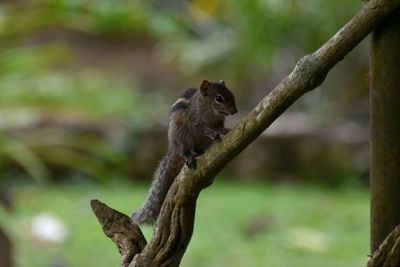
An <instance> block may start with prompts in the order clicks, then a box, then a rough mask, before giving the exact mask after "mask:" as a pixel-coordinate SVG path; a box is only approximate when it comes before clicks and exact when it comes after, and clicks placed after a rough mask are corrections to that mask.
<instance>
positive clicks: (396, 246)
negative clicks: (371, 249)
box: [367, 226, 400, 267]
mask: <svg viewBox="0 0 400 267" xmlns="http://www.w3.org/2000/svg"><path fill="white" fill-rule="evenodd" d="M398 266H400V226H397V227H396V228H395V229H394V230H393V231H392V232H391V233H390V234H389V235H388V236H387V238H386V239H385V241H383V243H382V244H381V246H380V247H379V249H378V250H377V251H376V252H375V254H374V255H373V257H372V258H371V259H370V261H369V262H368V264H367V267H398Z"/></svg>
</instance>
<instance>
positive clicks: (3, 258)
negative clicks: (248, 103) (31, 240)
mask: <svg viewBox="0 0 400 267" xmlns="http://www.w3.org/2000/svg"><path fill="white" fill-rule="evenodd" d="M0 205H2V206H3V207H5V209H7V210H10V209H11V198H10V195H9V192H7V190H6V189H5V187H2V186H1V185H0ZM0 208H1V207H0ZM12 266H13V261H12V243H11V240H10V239H9V238H8V236H7V234H6V233H5V232H4V230H3V229H1V228H0V267H12Z"/></svg>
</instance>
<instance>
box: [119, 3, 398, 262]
mask: <svg viewBox="0 0 400 267" xmlns="http://www.w3.org/2000/svg"><path fill="white" fill-rule="evenodd" d="M399 4H400V0H373V1H370V2H368V3H367V4H366V5H365V6H364V8H363V9H362V10H361V11H360V12H359V13H358V14H357V15H356V16H355V17H353V18H352V19H351V20H350V21H349V22H348V23H347V24H346V25H345V26H344V27H343V28H342V29H340V30H339V31H338V32H337V33H336V34H335V35H334V36H333V37H332V38H331V39H330V40H329V41H328V42H327V43H325V44H324V45H323V46H322V47H321V48H320V49H318V50H317V51H316V52H314V53H312V54H310V55H306V56H305V57H303V58H302V59H300V61H299V62H298V63H297V64H296V66H295V68H294V70H293V71H292V72H291V73H290V74H289V75H288V76H287V77H286V78H285V79H284V80H283V81H282V82H281V83H279V84H278V85H277V87H276V88H275V89H274V90H273V91H271V93H270V94H268V95H267V96H266V97H265V98H264V99H262V100H261V102H260V103H259V104H258V105H257V106H256V107H255V109H254V110H253V111H251V112H250V113H249V114H248V115H247V116H245V117H244V118H243V119H242V120H241V121H240V122H239V123H238V125H236V127H234V129H232V130H231V131H230V133H229V134H228V135H227V136H225V137H224V139H223V140H222V142H220V143H218V144H216V145H214V146H212V147H211V148H210V149H209V150H208V151H207V152H206V153H205V154H204V155H203V156H202V157H200V158H199V160H198V168H197V169H196V170H195V171H190V170H189V169H187V168H186V167H184V168H183V170H182V172H181V173H180V174H179V175H178V177H177V178H176V179H175V181H174V183H173V184H172V186H171V188H170V190H169V192H168V195H167V197H166V200H165V201H164V204H163V206H162V209H161V212H160V216H159V218H158V220H157V222H156V224H155V227H154V233H153V237H152V238H151V240H150V241H149V243H148V244H147V245H146V246H145V247H144V249H143V250H142V251H141V252H140V253H138V254H136V255H135V256H134V258H133V260H132V262H131V264H130V265H129V266H130V267H134V266H136V267H137V266H178V265H179V263H180V261H181V259H182V256H183V254H184V253H185V250H186V247H187V245H188V243H189V241H190V238H191V235H192V232H193V223H194V216H195V208H196V200H197V197H198V195H199V193H200V191H201V190H202V189H204V188H205V187H207V186H209V185H210V184H211V183H212V182H213V180H214V177H215V175H216V174H217V173H218V172H219V171H220V170H221V169H222V168H223V167H224V166H225V165H226V164H227V163H228V162H229V161H230V160H232V159H233V158H234V157H235V156H236V155H238V154H239V153H240V152H241V151H242V150H243V149H244V148H246V147H247V146H248V145H249V144H250V143H251V142H252V141H253V140H254V139H255V138H257V136H259V135H260V134H261V133H262V132H263V131H264V130H265V129H266V128H267V127H268V126H269V125H270V124H271V123H272V122H273V121H274V120H275V119H276V118H278V117H279V115H281V114H282V113H283V112H284V111H285V110H286V109H287V108H288V107H289V106H290V105H292V104H293V102H295V101H296V100H297V99H298V98H299V97H301V96H302V95H304V94H305V93H307V92H308V91H310V90H312V89H314V88H316V87H317V86H318V85H320V84H321V83H322V82H323V80H324V79H325V77H326V75H327V73H328V72H329V70H330V69H331V68H332V67H333V66H334V65H335V64H336V63H338V62H339V61H340V60H342V59H343V57H344V56H345V55H346V54H347V53H348V52H349V51H351V50H352V49H353V48H354V47H355V46H356V45H357V44H358V43H359V42H360V41H361V40H362V39H364V38H365V37H366V36H367V35H368V34H369V33H370V32H371V31H372V30H373V29H374V28H375V27H377V26H378V25H379V24H380V23H381V21H382V20H383V19H384V18H385V17H387V16H388V15H389V14H390V13H391V12H393V10H395V9H396V7H398V6H399ZM121 238H122V239H121V241H120V242H124V239H125V237H122V236H121ZM118 242H119V241H118V240H117V243H118ZM135 253H136V252H135ZM132 254H134V253H130V255H132ZM124 255H126V254H123V257H124Z"/></svg>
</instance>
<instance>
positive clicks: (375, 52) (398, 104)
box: [370, 9, 400, 252]
mask: <svg viewBox="0 0 400 267" xmlns="http://www.w3.org/2000/svg"><path fill="white" fill-rule="evenodd" d="M371 54H372V56H371V177H370V178H371V252H375V251H376V249H377V248H378V247H379V245H380V244H381V243H382V241H383V240H384V239H385V238H386V237H387V235H388V234H389V233H390V232H391V231H392V230H393V229H394V228H395V227H396V226H397V225H399V224H400V9H397V10H396V11H395V13H393V14H392V15H391V16H389V17H388V18H387V19H386V20H385V21H384V23H382V25H381V26H380V27H378V28H377V29H376V30H375V31H374V33H373V35H372V53H371Z"/></svg>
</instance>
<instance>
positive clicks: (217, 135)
mask: <svg viewBox="0 0 400 267" xmlns="http://www.w3.org/2000/svg"><path fill="white" fill-rule="evenodd" d="M210 138H211V139H212V140H213V141H214V142H217V143H219V142H221V140H222V138H221V134H220V133H219V132H215V133H213V134H211V135H210Z"/></svg>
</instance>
